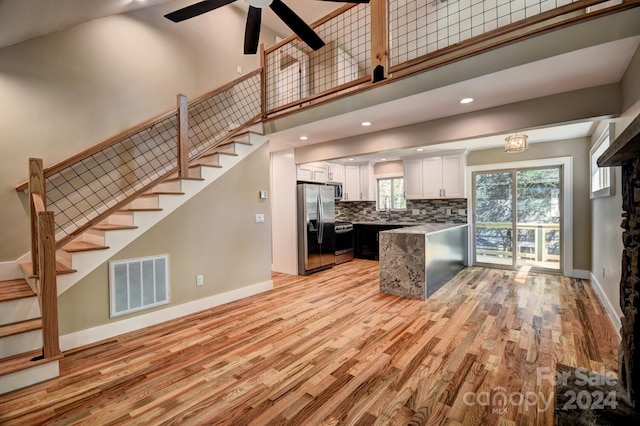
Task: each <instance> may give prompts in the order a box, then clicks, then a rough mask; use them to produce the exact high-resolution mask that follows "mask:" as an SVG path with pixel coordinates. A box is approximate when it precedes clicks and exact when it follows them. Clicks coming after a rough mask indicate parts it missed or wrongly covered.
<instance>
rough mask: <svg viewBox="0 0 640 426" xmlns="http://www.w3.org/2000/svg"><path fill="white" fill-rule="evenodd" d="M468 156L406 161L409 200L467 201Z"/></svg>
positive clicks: (405, 182)
mask: <svg viewBox="0 0 640 426" xmlns="http://www.w3.org/2000/svg"><path fill="white" fill-rule="evenodd" d="M464 159H465V157H464V155H463V154H452V155H442V156H435V157H425V158H411V159H407V160H404V187H405V198H407V199H409V200H411V199H413V200H415V199H426V198H465V191H464V165H465V164H464Z"/></svg>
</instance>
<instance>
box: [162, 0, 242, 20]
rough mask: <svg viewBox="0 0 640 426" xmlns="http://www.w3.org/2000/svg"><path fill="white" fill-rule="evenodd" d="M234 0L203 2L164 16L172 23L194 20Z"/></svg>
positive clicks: (207, 0)
mask: <svg viewBox="0 0 640 426" xmlns="http://www.w3.org/2000/svg"><path fill="white" fill-rule="evenodd" d="M234 1H236V0H204V1H201V2H199V3H196V4H192V5H191V6H187V7H183V8H182V9H178V10H176V11H175V12H171V13H168V14H166V15H164V17H165V18H167V19H169V20H171V21H173V22H182V21H184V20H186V19H190V18H195V17H196V16H198V15H202V14H203V13H207V12H210V11H212V10H214V9H217V8H219V7H222V6H226V5H228V4H229V3H233V2H234Z"/></svg>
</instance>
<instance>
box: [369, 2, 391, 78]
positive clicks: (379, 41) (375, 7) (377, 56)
mask: <svg viewBox="0 0 640 426" xmlns="http://www.w3.org/2000/svg"><path fill="white" fill-rule="evenodd" d="M370 7H371V81H372V82H373V83H375V82H377V81H382V80H384V79H386V78H387V77H388V76H389V28H388V22H389V19H388V0H371V3H370Z"/></svg>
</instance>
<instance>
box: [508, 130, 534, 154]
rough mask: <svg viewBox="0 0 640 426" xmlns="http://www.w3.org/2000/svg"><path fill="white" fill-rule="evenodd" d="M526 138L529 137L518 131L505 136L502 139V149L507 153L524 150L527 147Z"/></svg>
mask: <svg viewBox="0 0 640 426" xmlns="http://www.w3.org/2000/svg"><path fill="white" fill-rule="evenodd" d="M527 139H529V137H528V136H527V135H524V134H520V133H516V134H515V135H509V136H507V137H506V138H505V139H504V151H505V152H507V153H509V154H511V153H514V152H522V151H525V150H526V149H527V148H528V144H527Z"/></svg>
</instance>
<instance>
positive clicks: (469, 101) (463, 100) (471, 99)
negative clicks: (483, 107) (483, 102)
mask: <svg viewBox="0 0 640 426" xmlns="http://www.w3.org/2000/svg"><path fill="white" fill-rule="evenodd" d="M471 102H473V98H462V99H460V103H461V104H470V103H471Z"/></svg>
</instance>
